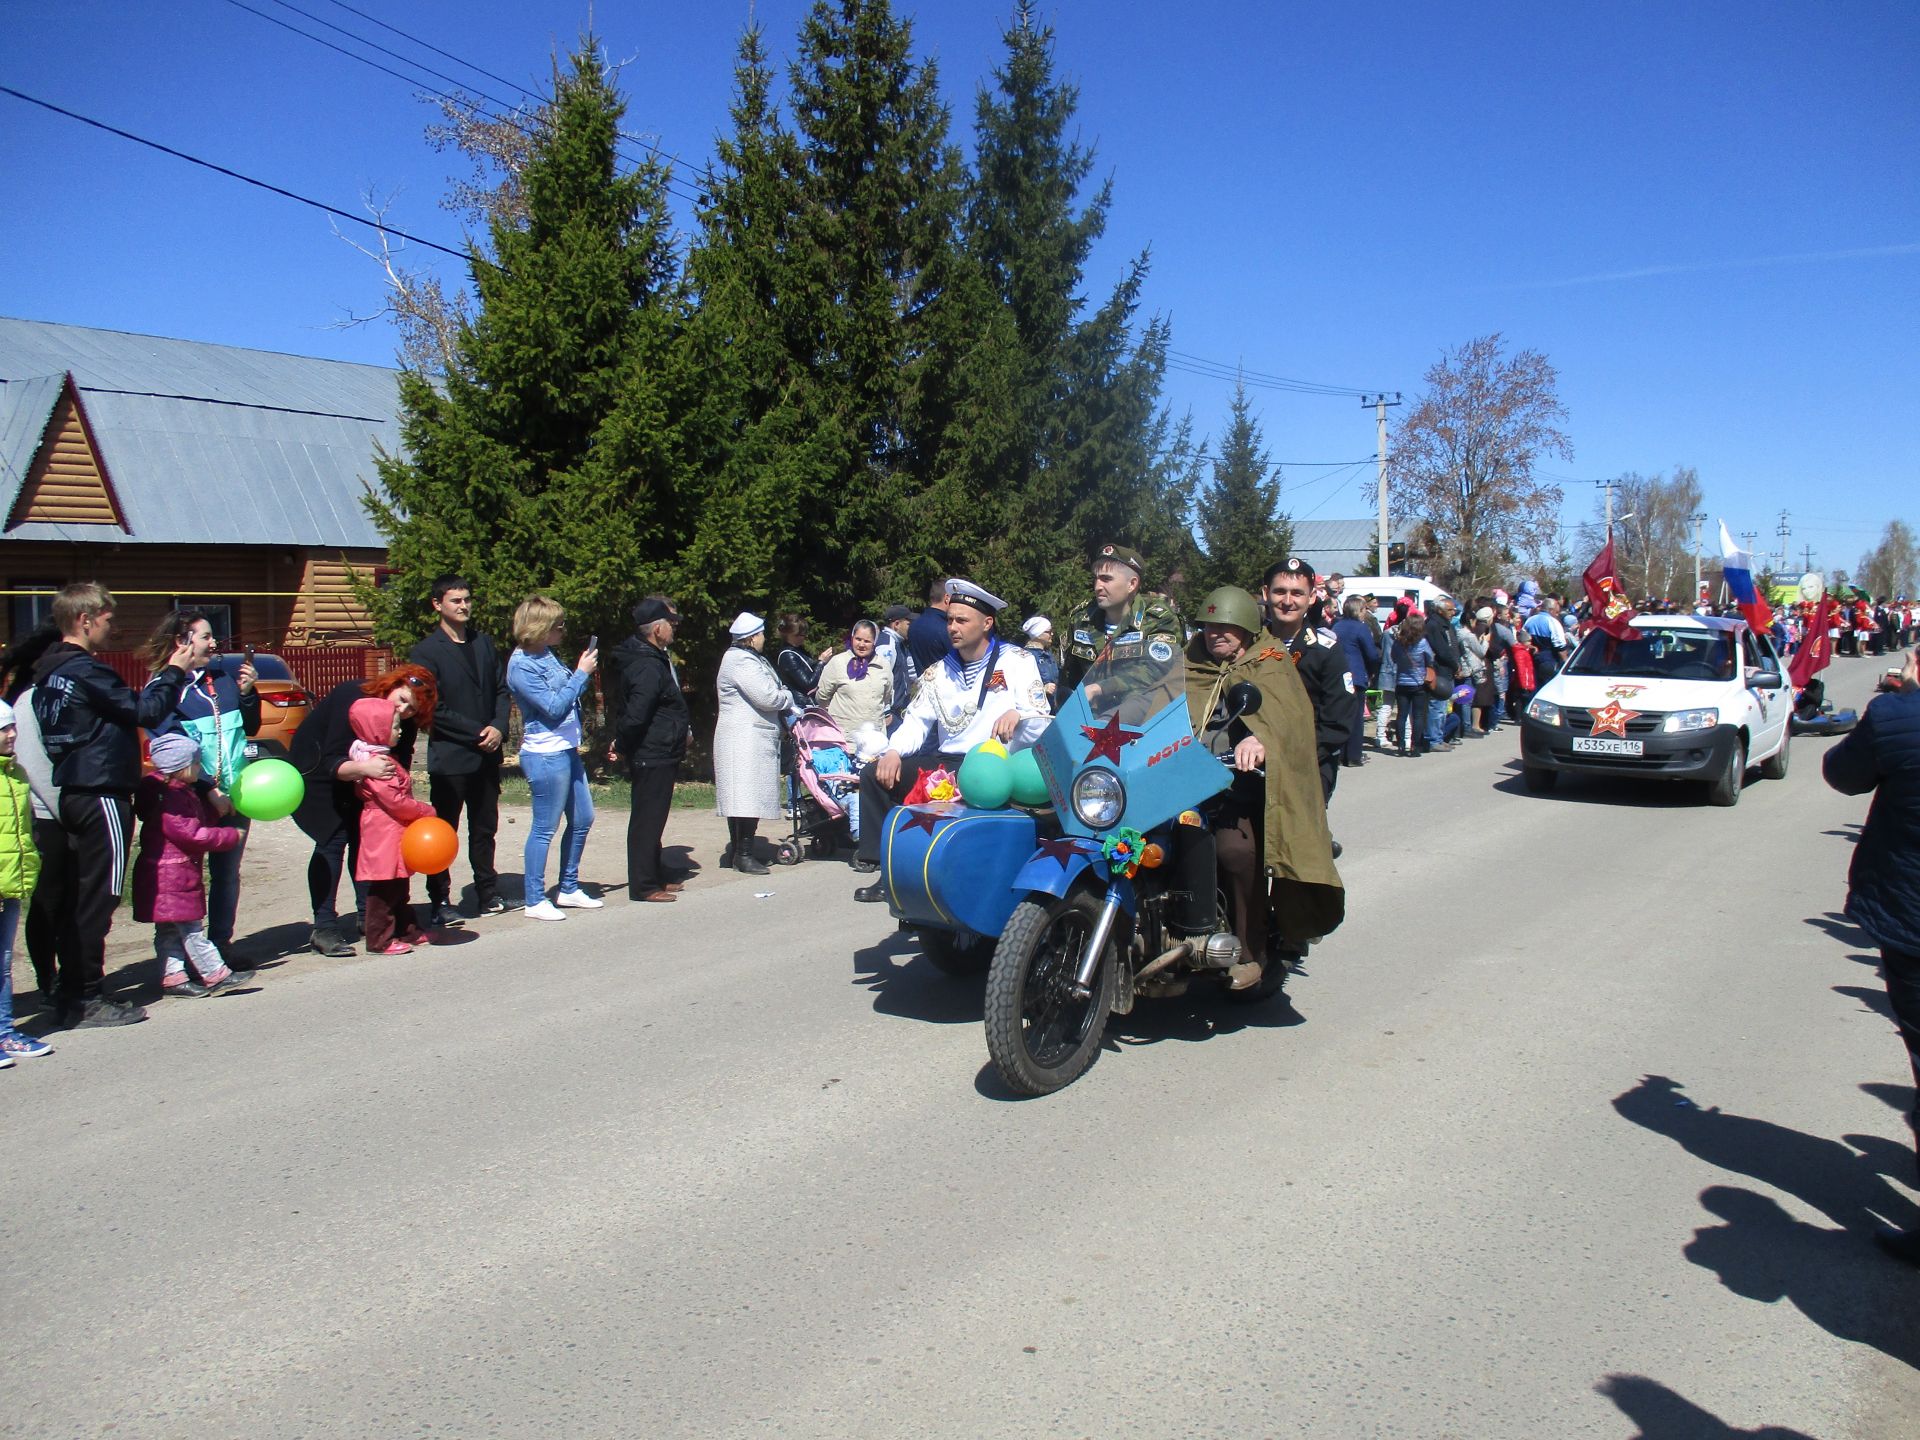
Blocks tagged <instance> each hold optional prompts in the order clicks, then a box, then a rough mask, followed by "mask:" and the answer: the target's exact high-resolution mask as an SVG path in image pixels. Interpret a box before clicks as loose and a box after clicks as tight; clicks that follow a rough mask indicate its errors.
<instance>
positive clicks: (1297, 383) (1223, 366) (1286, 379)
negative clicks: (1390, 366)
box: [1167, 349, 1368, 398]
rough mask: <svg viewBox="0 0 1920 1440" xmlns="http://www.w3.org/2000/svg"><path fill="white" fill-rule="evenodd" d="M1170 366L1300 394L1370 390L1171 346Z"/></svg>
mask: <svg viewBox="0 0 1920 1440" xmlns="http://www.w3.org/2000/svg"><path fill="white" fill-rule="evenodd" d="M1167 366H1168V368H1169V369H1173V370H1179V371H1181V372H1182V373H1184V374H1188V375H1200V376H1203V377H1205V378H1208V379H1213V380H1238V381H1244V382H1245V383H1246V384H1248V385H1251V386H1254V387H1255V388H1257V389H1262V390H1284V391H1288V392H1290V393H1293V394H1296V395H1330V396H1340V397H1342V398H1344V397H1346V396H1349V395H1364V394H1366V393H1368V392H1367V391H1365V390H1362V389H1360V388H1359V387H1357V386H1348V385H1330V384H1325V383H1323V382H1321V381H1318V380H1297V379H1294V378H1292V377H1290V376H1286V375H1273V374H1269V373H1267V372H1265V371H1262V370H1249V369H1247V368H1245V367H1244V366H1241V365H1229V364H1227V363H1226V362H1225V361H1223V360H1209V359H1207V358H1206V357H1205V356H1204V355H1193V354H1189V353H1188V352H1186V351H1184V350H1171V349H1170V350H1168V351H1167Z"/></svg>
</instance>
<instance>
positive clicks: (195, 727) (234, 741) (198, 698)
mask: <svg viewBox="0 0 1920 1440" xmlns="http://www.w3.org/2000/svg"><path fill="white" fill-rule="evenodd" d="M182 645H184V646H186V647H187V648H188V650H189V652H190V653H189V658H188V660H187V683H186V687H185V688H184V689H183V690H181V692H180V698H179V699H178V700H177V701H175V702H174V707H173V713H172V714H171V715H169V716H168V717H167V718H166V719H165V720H163V721H161V722H160V723H159V724H158V725H156V726H154V727H153V730H152V732H151V733H152V735H153V736H154V737H155V738H156V739H157V738H158V737H160V736H161V735H165V734H169V733H177V734H181V735H185V736H186V737H187V738H188V739H190V740H192V741H193V742H194V744H196V745H198V746H199V747H200V775H201V777H202V778H201V784H200V788H201V789H202V790H203V791H205V792H206V794H207V798H208V801H209V802H210V803H211V804H212V805H213V808H214V810H215V811H216V812H217V813H218V814H220V815H221V816H222V817H223V821H224V823H226V824H229V825H232V826H233V827H235V828H236V829H238V830H239V832H240V843H239V844H238V845H235V846H234V847H233V848H232V849H231V850H216V851H212V852H210V853H209V854H208V856H207V930H206V936H207V939H208V940H210V941H212V942H213V945H214V947H215V948H216V949H218V950H219V951H220V953H221V955H222V956H223V957H224V958H226V959H227V961H228V963H229V965H231V963H232V957H231V956H230V955H228V954H227V951H228V949H229V948H230V947H231V946H232V945H233V926H234V920H235V917H236V916H237V915H238V914H239V911H240V857H241V855H242V854H243V853H244V852H245V851H246V848H247V821H246V819H245V817H244V816H240V815H235V814H233V813H232V811H233V804H232V802H231V801H230V800H229V799H228V797H229V796H230V795H232V793H233V782H234V781H235V780H236V779H238V778H239V775H240V771H241V770H242V769H243V768H244V767H245V766H246V763H247V737H248V736H249V735H252V734H256V733H257V732H258V731H259V729H260V693H259V691H258V690H256V689H255V688H254V681H255V679H256V676H255V673H254V668H253V652H252V651H251V650H249V651H248V652H247V658H246V660H245V662H244V663H243V664H241V666H240V668H239V670H238V671H237V672H235V673H233V674H228V673H227V672H225V671H223V670H216V669H214V668H213V666H212V662H213V657H214V655H215V654H216V653H217V652H218V651H219V649H220V642H219V641H218V640H216V639H214V636H213V626H212V625H211V624H210V623H209V622H208V620H207V615H206V612H205V611H204V610H196V609H192V608H186V609H179V610H174V611H172V612H171V613H170V614H168V615H167V617H166V618H165V619H164V620H162V621H161V622H160V623H159V625H157V626H155V627H154V631H153V634H152V635H150V636H149V637H148V638H147V648H146V659H147V666H148V669H149V670H150V671H151V672H152V674H153V675H154V676H155V677H158V676H159V674H160V672H161V671H162V670H163V669H164V668H165V667H166V665H167V663H168V659H169V657H170V656H171V655H173V654H174V653H175V648H176V647H177V646H182ZM159 683H161V682H160V680H159V679H158V678H156V679H154V680H153V681H150V682H149V684H150V685H152V684H159Z"/></svg>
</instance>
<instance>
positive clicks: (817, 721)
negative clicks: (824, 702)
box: [774, 706, 860, 865]
mask: <svg viewBox="0 0 1920 1440" xmlns="http://www.w3.org/2000/svg"><path fill="white" fill-rule="evenodd" d="M786 749H787V756H788V762H789V763H788V769H787V797H788V798H787V813H788V814H789V815H790V816H792V818H793V834H792V835H791V836H790V837H789V838H788V839H785V840H782V841H780V842H779V843H778V844H777V845H776V846H775V847H774V859H775V860H776V861H777V862H778V863H779V864H781V865H798V864H799V863H800V857H801V856H803V855H811V856H814V857H816V858H817V857H820V856H823V855H831V854H833V852H834V851H835V850H837V849H839V848H840V846H841V845H842V844H843V843H846V842H847V841H848V835H847V808H848V805H847V802H848V800H849V799H850V798H851V797H852V795H853V792H854V791H856V790H858V789H859V788H860V767H859V764H858V762H857V761H855V760H854V758H853V747H852V746H851V745H849V744H848V743H847V737H846V736H845V735H844V734H842V733H841V731H840V727H839V726H838V725H837V724H835V723H834V719H833V717H832V716H831V715H829V714H828V713H827V712H826V711H825V710H823V709H821V708H819V707H818V706H813V707H810V708H809V709H807V710H806V711H805V713H803V714H802V715H801V716H800V718H799V719H798V720H795V721H794V722H793V725H792V728H791V729H789V730H788V732H787V745H786Z"/></svg>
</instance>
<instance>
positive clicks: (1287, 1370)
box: [0, 660, 1920, 1440]
mask: <svg viewBox="0 0 1920 1440" xmlns="http://www.w3.org/2000/svg"><path fill="white" fill-rule="evenodd" d="M1840 663H1841V668H1840V670H1839V671H1838V674H1837V677H1836V679H1835V681H1834V684H1833V687H1832V688H1833V690H1834V692H1835V694H1836V698H1838V699H1842V700H1845V701H1859V700H1863V699H1864V697H1865V693H1866V687H1867V685H1868V684H1869V682H1870V678H1871V674H1872V672H1873V671H1874V670H1876V669H1877V668H1878V667H1877V666H1875V665H1873V664H1872V663H1870V662H1868V661H1864V660H1862V661H1857V662H1847V661H1842V662H1840ZM1823 748H1824V743H1814V742H1809V741H1808V740H1806V739H1801V740H1798V741H1796V742H1795V744H1794V749H1793V763H1792V771H1791V774H1790V775H1789V777H1788V778H1787V779H1786V780H1784V781H1781V782H1775V783H1764V782H1755V783H1754V784H1753V785H1752V788H1751V789H1750V790H1749V791H1748V793H1747V794H1746V796H1745V797H1744V798H1743V799H1742V801H1741V803H1740V805H1739V807H1738V808H1737V809H1733V810H1720V809H1712V808H1709V807H1707V806H1705V805H1704V804H1702V803H1701V802H1700V801H1699V800H1698V798H1697V797H1696V796H1695V795H1694V794H1692V793H1690V792H1687V791H1683V790H1676V789H1668V788H1661V787H1658V786H1654V785H1646V786H1642V785H1638V784H1609V785H1599V784H1593V783H1588V784H1586V785H1580V786H1569V787H1563V789H1562V791H1561V792H1560V793H1559V794H1556V795H1554V796H1550V797H1535V796H1530V795H1527V794H1525V793H1524V792H1523V791H1522V789H1521V786H1520V782H1519V777H1518V774H1517V771H1516V770H1515V769H1514V768H1512V764H1511V762H1512V759H1513V757H1514V755H1515V753H1516V752H1517V741H1516V740H1515V738H1514V736H1513V732H1511V731H1508V732H1506V734H1505V736H1503V737H1502V738H1496V739H1492V740H1487V741H1483V742H1478V743H1472V744H1469V745H1468V746H1466V747H1464V748H1463V749H1462V750H1460V751H1459V752H1457V753H1455V754H1453V755H1450V756H1433V757H1429V758H1426V759H1423V760H1419V761H1403V760H1398V759H1393V758H1384V757H1383V758H1376V759H1374V760H1373V761H1372V762H1371V763H1370V764H1369V765H1368V767H1367V768H1366V769H1365V770H1363V771H1360V772H1348V773H1347V776H1346V779H1345V781H1344V783H1343V786H1342V789H1341V792H1340V794H1339V795H1338V797H1337V798H1336V800H1335V802H1334V811H1333V813H1334V820H1335V830H1336V833H1337V834H1339V835H1340V837H1341V838H1342V840H1343V841H1344V842H1345V844H1346V851H1347V855H1346V860H1345V861H1344V863H1343V867H1342V868H1343V871H1344V874H1345V877H1346V881H1347V885H1348V887H1349V893H1350V897H1351V899H1350V918H1349V920H1348V921H1347V924H1346V926H1345V928H1344V929H1343V930H1341V931H1340V933H1339V934H1338V935H1337V936H1336V937H1334V938H1333V939H1332V940H1330V941H1329V942H1328V943H1327V944H1325V945H1324V946H1322V947H1321V948H1320V949H1318V950H1317V951H1316V952H1315V954H1314V955H1313V957H1312V960H1311V963H1310V974H1309V975H1308V976H1306V977H1303V978H1300V979H1298V980H1296V981H1295V982H1293V986H1292V989H1293V992H1294V997H1295V998H1294V1003H1293V1005H1292V1006H1289V1005H1288V1004H1286V1003H1285V1002H1281V1003H1278V1004H1275V1005H1273V1006H1270V1007H1266V1008H1263V1009H1261V1010H1256V1011H1251V1012H1248V1011H1241V1010H1237V1009H1230V1008H1228V1007H1225V1006H1222V1005H1216V1004H1212V1003H1187V1002H1180V1001H1175V1002H1165V1003H1161V1004H1151V1005H1144V1006H1142V1007H1141V1008H1140V1009H1139V1010H1138V1011H1136V1013H1135V1014H1134V1015H1133V1016H1131V1017H1128V1018H1127V1019H1125V1020H1124V1021H1122V1022H1120V1023H1119V1025H1118V1029H1117V1033H1116V1034H1115V1036H1114V1043H1113V1044H1112V1045H1111V1046H1110V1047H1109V1049H1108V1051H1107V1052H1106V1053H1105V1054H1103V1055H1102V1056H1101V1058H1100V1059H1099V1061H1098V1063H1097V1064H1096V1065H1095V1066H1094V1067H1093V1069H1092V1070H1091V1071H1090V1072H1089V1073H1088V1074H1087V1075H1086V1077H1085V1078H1084V1079H1082V1080H1081V1081H1080V1082H1079V1083H1078V1084H1076V1085H1074V1086H1072V1087H1071V1088H1070V1089H1068V1090H1067V1091H1065V1092H1063V1093H1061V1094H1059V1095H1056V1096H1052V1097H1049V1098H1046V1099H1041V1100H1035V1101H1026V1102H1017V1103H1016V1102H1013V1101H1011V1100H1009V1099H1008V1098H1006V1096H1005V1095H1004V1094H1003V1093H1002V1092H1001V1091H1000V1090H999V1088H998V1087H997V1085H996V1084H995V1082H994V1080H993V1078H992V1075H991V1072H990V1071H989V1070H987V1069H985V1061H986V1050H985V1045H984V1041H983V1038H982V1034H981V1028H980V988H979V985H978V983H977V982H975V983H965V982H957V981H953V980H949V979H946V978H944V977H943V976H941V975H940V974H939V973H938V972H936V971H934V970H933V969H932V968H931V967H930V966H929V965H928V964H927V963H926V962H925V961H924V960H922V959H920V958H919V957H918V956H917V954H916V953H915V951H914V949H913V946H912V944H911V942H910V941H909V940H907V939H905V938H904V937H900V936H897V935H896V934H895V933H894V929H893V924H892V922H891V920H890V919H889V918H888V916H887V915H886V913H885V911H884V909H883V908H881V907H872V906H858V905H855V904H853V903H852V902H851V900H850V898H849V897H850V892H851V891H852V889H853V888H854V885H855V884H856V883H857V882H856V881H855V879H854V878H853V877H852V876H851V875H850V874H849V873H848V871H847V870H846V869H845V868H844V867H843V866H841V865H838V864H829V863H812V864H808V865H803V866H801V867H799V868H797V869H794V870H786V871H777V872H776V873H775V874H774V875H773V876H772V877H770V878H768V879H764V880H760V879H749V878H745V877H739V876H734V875H731V874H730V873H725V872H722V873H721V874H720V875H709V876H708V877H705V878H703V879H702V880H701V881H699V882H696V885H695V887H694V888H693V890H691V891H690V892H689V894H688V896H687V897H686V898H685V899H683V901H682V903H680V904H678V905H675V906H672V907H666V906H657V907H652V906H650V907H640V908H638V909H629V908H627V907H626V906H625V904H624V902H623V901H622V900H621V899H619V898H618V897H617V896H616V897H615V898H614V900H613V902H612V903H611V904H610V905H609V907H608V909H607V910H605V911H604V912H601V913H600V914H597V915H588V916H581V917H578V918H576V919H574V920H571V921H569V922H568V923H567V924H566V925H564V926H540V925H536V924H534V923H531V922H524V921H520V920H519V919H518V918H517V917H514V918H513V920H512V921H511V922H507V921H501V922H494V923H493V924H492V925H491V926H490V927H489V928H488V929H486V930H485V932H484V933H483V934H481V935H480V937H479V938H478V939H476V940H475V941H473V942H472V943H470V944H466V945H462V946H456V947H448V948H445V949H439V950H435V951H433V952H430V953H427V954H424V955H421V956H418V957H415V958H412V959H408V960H404V961H399V960H396V961H380V962H368V963H354V964H339V965H338V966H337V967H336V968H330V967H329V966H328V965H327V964H326V963H325V962H314V963H309V964H301V965H291V966H287V967H283V969H282V970H281V971H279V972H278V973H277V974H276V975H274V976H273V977H272V978H270V979H268V980H267V981H266V982H265V983H264V984H263V985H262V986H261V987H260V989H259V990H258V991H257V993H254V994H252V995H235V996H230V997H225V998H216V999H214V1000H209V1001H206V1002H195V1003H188V1002H184V1001H177V1002H172V1003H171V1004H170V1005H169V1006H167V1007H163V1009H162V1013H159V1014H158V1015H157V1016H156V1018H155V1019H153V1020H152V1021H150V1022H149V1023H147V1024H145V1025H142V1026H138V1027H136V1028H133V1029H130V1030H123V1031H105V1032H101V1031H94V1032H82V1033H74V1034H68V1035H64V1036H61V1037H59V1053H58V1054H57V1055H56V1056H54V1057H52V1058H51V1059H47V1060H40V1061H30V1062H22V1063H21V1064H20V1065H19V1067H18V1068H17V1069H15V1070H13V1071H12V1072H10V1073H7V1074H5V1075H4V1076H0V1096H3V1097H4V1119H3V1120H0V1125H4V1131H3V1132H0V1134H3V1136H4V1153H5V1156H6V1170H7V1183H6V1187H5V1204H4V1207H3V1208H0V1231H3V1232H4V1238H5V1247H6V1249H5V1253H6V1256H7V1260H8V1262H9V1263H8V1267H7V1268H8V1278H7V1282H6V1287H5V1290H4V1292H3V1293H0V1335H4V1337H5V1343H4V1346H0V1356H4V1360H3V1362H0V1363H3V1364H4V1369H3V1370H0V1383H3V1385H4V1390H3V1392H0V1394H3V1396H4V1398H3V1399H0V1433H4V1434H7V1435H30V1436H36V1437H52V1436H69V1435H88V1436H97V1435H109V1434H110V1435H113V1436H116V1437H138V1436H228V1435H231V1436H247V1437H259V1440H270V1437H293V1436H312V1437H333V1436H349V1435H354V1436H358V1435H367V1436H383V1437H385V1436H414V1435H439V1436H463V1437H464V1436H494V1435H498V1436H567V1437H572V1436H637V1437H655V1436H681V1435H702V1436H704V1435H716V1436H717V1435H743V1436H744V1435H792V1436H823V1437H824V1436H834V1437H840V1436H877V1437H891V1436H921V1435H939V1436H964V1437H986V1436H1022V1437H1042V1436H1044V1437H1054V1436H1096V1437H1109V1436H1187V1435H1222V1436H1235V1437H1241V1436H1264V1435H1285V1436H1315V1437H1321V1436H1325V1437H1348V1436H1354V1437H1363V1436H1364V1437H1374V1436H1409V1437H1421V1440H1430V1437H1462V1440H1466V1437H1473V1440H1481V1437H1526V1440H1554V1437H1572V1436H1603V1437H1622V1440H1624V1437H1629V1436H1634V1435H1640V1434H1644V1435H1646V1436H1648V1437H1652V1440H1693V1437H1728V1436H1735V1435H1765V1436H1775V1437H1784V1436H1791V1435H1808V1436H1817V1437H1821V1440H1830V1437H1836V1436H1854V1437H1911V1436H1913V1435H1915V1434H1916V1433H1920V1421H1917V1420H1916V1417H1917V1416H1920V1384H1916V1368H1915V1367H1916V1366H1920V1323H1916V1318H1915V1317H1916V1314H1917V1313H1920V1275H1916V1274H1915V1273H1914V1272H1912V1271H1909V1270H1903V1269H1900V1268H1898V1267H1897V1266H1895V1265H1894V1264H1893V1263H1892V1262H1890V1261H1888V1260H1886V1259H1884V1258H1883V1257H1882V1256H1881V1255H1880V1254H1879V1253H1878V1252H1877V1251H1876V1250H1875V1249H1874V1248H1873V1247H1872V1245H1871V1244H1870V1243H1869V1240H1868V1237H1869V1236H1870V1235H1871V1234H1872V1232H1873V1230H1874V1229H1875V1228H1876V1227H1877V1226H1878V1225H1879V1224H1881V1223H1882V1222H1893V1223H1896V1224H1902V1225H1912V1224H1916V1223H1920V1204H1917V1203H1916V1201H1917V1199H1920V1197H1917V1196H1916V1191H1915V1189H1914V1184H1913V1181H1914V1174H1913V1160H1912V1154H1911V1151H1910V1150H1909V1149H1908V1148H1907V1147H1906V1137H1905V1127H1904V1124H1903V1121H1902V1118H1901V1111H1900V1108H1899V1107H1904V1106H1905V1105H1906V1104H1908V1103H1909V1101H1910V1098H1911V1092H1910V1088H1909V1085H1908V1079H1909V1077H1908V1076H1907V1074H1906V1073H1905V1066H1904V1061H1903V1059H1902V1056H1901V1052H1900V1049H1899V1046H1898V1043H1897V1040H1896V1038H1895V1036H1894V1034H1893V1032H1892V1029H1891V1027H1890V1025H1889V1022H1888V1020H1887V1018H1886V1017H1885V1015H1884V1013H1883V1009H1884V999H1883V998H1882V996H1881V993H1880V988H1879V981H1878V978H1877V974H1876V972H1875V970H1874V968H1873V965H1872V957H1871V955H1870V954H1869V952H1868V951H1867V950H1866V949H1865V948H1864V945H1863V941H1862V939H1861V937H1859V936H1858V935H1857V934H1856V933H1855V932H1853V931H1852V930H1851V928H1850V927H1848V926H1846V925H1845V923H1844V922H1843V921H1839V920H1838V919H1837V917H1836V913H1835V912H1837V911H1838V910H1839V908H1840V904H1841V901H1842V897H1843V894H1844V876H1845V871H1846V864H1847V860H1848V857H1849V853H1850V850H1851V835H1852V827H1853V826H1854V825H1856V824H1857V822H1858V821H1859V820H1860V819H1861V818H1862V816H1863V815H1864V814H1865V808H1866V806H1865V801H1864V800H1850V799H1846V798H1844V797H1841V796H1838V795H1835V794H1833V793H1832V792H1831V791H1829V790H1827V789H1826V787H1825V786H1824V785H1823V784H1822V783H1821V782H1820V777H1819V767H1818V761H1819V757H1820V753H1821V751H1822V749H1823ZM608 819H609V822H610V824H611V823H613V822H614V821H615V817H612V816H609V817H608ZM722 882H724V883H722ZM755 891H770V892H772V893H771V894H770V895H769V896H768V897H767V898H764V899H762V898H755V895H754V892H755Z"/></svg>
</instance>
